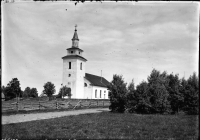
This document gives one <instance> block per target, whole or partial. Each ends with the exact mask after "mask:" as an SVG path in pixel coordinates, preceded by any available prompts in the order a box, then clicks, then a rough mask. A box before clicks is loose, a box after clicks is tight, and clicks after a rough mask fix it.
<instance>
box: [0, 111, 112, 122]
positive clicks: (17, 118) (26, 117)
mask: <svg viewBox="0 0 200 140" xmlns="http://www.w3.org/2000/svg"><path fill="white" fill-rule="evenodd" d="M102 111H109V109H108V108H95V109H84V110H73V111H62V112H47V113H32V114H16V115H10V116H2V123H1V124H2V125H3V124H10V123H19V122H28V121H34V120H43V119H51V118H57V117H63V116H71V115H79V114H89V113H100V112H102Z"/></svg>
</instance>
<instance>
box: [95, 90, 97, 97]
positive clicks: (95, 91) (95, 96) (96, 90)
mask: <svg viewBox="0 0 200 140" xmlns="http://www.w3.org/2000/svg"><path fill="white" fill-rule="evenodd" d="M95 98H97V89H96V90H95Z"/></svg>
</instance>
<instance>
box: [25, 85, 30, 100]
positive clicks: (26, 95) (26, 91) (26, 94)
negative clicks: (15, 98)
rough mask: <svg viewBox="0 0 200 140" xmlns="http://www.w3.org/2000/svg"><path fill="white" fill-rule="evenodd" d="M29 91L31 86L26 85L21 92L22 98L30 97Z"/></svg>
mask: <svg viewBox="0 0 200 140" xmlns="http://www.w3.org/2000/svg"><path fill="white" fill-rule="evenodd" d="M30 92H31V88H30V87H26V88H25V90H24V92H23V97H24V98H28V97H30Z"/></svg>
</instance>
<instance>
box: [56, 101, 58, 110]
mask: <svg viewBox="0 0 200 140" xmlns="http://www.w3.org/2000/svg"><path fill="white" fill-rule="evenodd" d="M56 109H58V102H57V100H56Z"/></svg>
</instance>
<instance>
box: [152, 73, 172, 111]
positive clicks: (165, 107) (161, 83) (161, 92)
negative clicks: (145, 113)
mask: <svg viewBox="0 0 200 140" xmlns="http://www.w3.org/2000/svg"><path fill="white" fill-rule="evenodd" d="M167 87H168V79H167V73H166V72H163V73H160V72H159V71H157V70H155V69H153V70H152V72H151V74H150V76H149V77H148V92H149V95H150V102H151V106H152V109H153V110H152V111H153V112H154V113H164V112H168V111H169V110H170V102H169V100H168V97H169V93H168V91H167Z"/></svg>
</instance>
